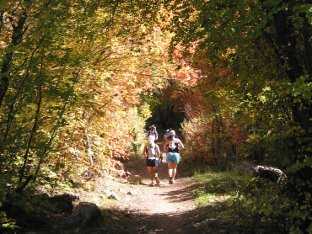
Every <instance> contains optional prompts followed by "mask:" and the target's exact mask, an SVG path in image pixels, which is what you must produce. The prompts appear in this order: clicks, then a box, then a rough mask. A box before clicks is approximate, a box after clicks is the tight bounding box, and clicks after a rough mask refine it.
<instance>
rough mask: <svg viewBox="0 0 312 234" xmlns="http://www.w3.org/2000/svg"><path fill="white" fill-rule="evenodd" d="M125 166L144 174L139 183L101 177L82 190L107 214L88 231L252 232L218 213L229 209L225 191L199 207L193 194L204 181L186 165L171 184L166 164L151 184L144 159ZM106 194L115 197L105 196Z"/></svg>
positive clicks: (150, 233)
mask: <svg viewBox="0 0 312 234" xmlns="http://www.w3.org/2000/svg"><path fill="white" fill-rule="evenodd" d="M125 167H126V170H129V171H130V172H131V173H132V174H135V175H139V176H140V178H142V181H141V183H140V184H139V183H137V184H130V183H128V182H127V181H126V180H124V181H123V180H122V179H117V178H113V177H111V178H106V179H105V178H102V179H99V180H98V181H96V183H95V188H94V190H93V191H92V192H85V193H82V194H80V199H81V200H82V201H88V202H92V203H95V204H97V205H98V206H99V207H100V208H101V209H102V214H103V216H104V218H103V226H102V227H98V228H95V229H92V230H88V231H87V232H86V233H129V234H132V233H133V234H137V233H138V234H143V233H144V234H145V233H146V234H161V233H169V234H174V233H182V234H188V233H190V234H191V233H233V234H235V233H251V232H250V230H243V229H242V228H241V227H238V226H236V225H234V222H232V221H233V220H228V219H223V218H222V217H221V218H220V216H219V215H218V213H220V212H221V211H222V210H224V209H226V208H225V206H224V204H223V202H225V200H226V197H224V196H223V195H219V196H218V197H217V198H214V200H213V202H211V203H206V204H205V206H204V207H198V206H197V205H196V204H195V196H194V194H195V191H196V190H197V188H198V187H200V186H201V184H200V182H199V181H197V180H195V179H194V178H193V177H191V176H190V175H188V173H186V172H185V171H183V168H180V172H181V173H179V176H178V177H177V180H176V182H175V183H174V184H169V183H168V179H167V170H166V165H165V164H162V165H161V166H160V168H159V177H160V180H161V184H160V187H157V186H155V187H150V186H149V183H150V180H149V179H148V177H147V173H146V171H145V167H144V161H143V160H142V159H140V160H132V161H131V162H130V163H128V164H127V165H125ZM96 194H97V195H96ZM103 194H106V197H107V196H112V198H111V199H109V200H107V199H104V200H103V197H104V196H103ZM233 218H234V217H233ZM79 233H84V232H83V231H82V232H79Z"/></svg>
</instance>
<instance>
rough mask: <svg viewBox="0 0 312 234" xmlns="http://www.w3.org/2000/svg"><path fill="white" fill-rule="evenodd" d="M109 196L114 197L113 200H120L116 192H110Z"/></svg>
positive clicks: (109, 197)
mask: <svg viewBox="0 0 312 234" xmlns="http://www.w3.org/2000/svg"><path fill="white" fill-rule="evenodd" d="M107 198H108V199H113V200H118V197H117V195H116V194H115V193H114V192H110V193H109V194H108V195H107Z"/></svg>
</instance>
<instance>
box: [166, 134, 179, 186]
mask: <svg viewBox="0 0 312 234" xmlns="http://www.w3.org/2000/svg"><path fill="white" fill-rule="evenodd" d="M183 148H184V145H183V143H182V142H181V140H180V139H179V138H177V137H176V134H175V131H174V130H171V131H170V132H169V136H168V137H167V142H166V143H165V151H166V152H167V158H166V161H167V163H168V175H169V183H170V184H173V183H174V181H175V177H176V175H177V167H178V164H179V162H180V161H181V156H180V150H181V149H183Z"/></svg>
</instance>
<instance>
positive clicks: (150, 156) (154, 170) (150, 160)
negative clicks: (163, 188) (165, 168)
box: [144, 142, 160, 186]
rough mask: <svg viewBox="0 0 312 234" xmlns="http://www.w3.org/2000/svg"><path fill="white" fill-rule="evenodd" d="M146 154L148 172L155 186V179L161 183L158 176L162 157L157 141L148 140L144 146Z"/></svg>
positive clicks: (152, 184)
mask: <svg viewBox="0 0 312 234" xmlns="http://www.w3.org/2000/svg"><path fill="white" fill-rule="evenodd" d="M144 156H145V159H146V166H147V171H148V174H149V176H150V178H151V183H150V186H154V179H155V181H156V185H157V186H159V185H160V180H159V178H158V165H159V158H160V150H159V146H158V145H157V144H156V143H155V142H148V144H147V145H146V146H145V148H144Z"/></svg>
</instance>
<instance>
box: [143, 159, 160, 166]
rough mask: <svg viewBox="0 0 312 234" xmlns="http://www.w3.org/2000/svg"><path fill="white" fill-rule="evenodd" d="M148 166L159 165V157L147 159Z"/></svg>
mask: <svg viewBox="0 0 312 234" xmlns="http://www.w3.org/2000/svg"><path fill="white" fill-rule="evenodd" d="M146 166H148V167H157V166H158V159H146Z"/></svg>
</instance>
